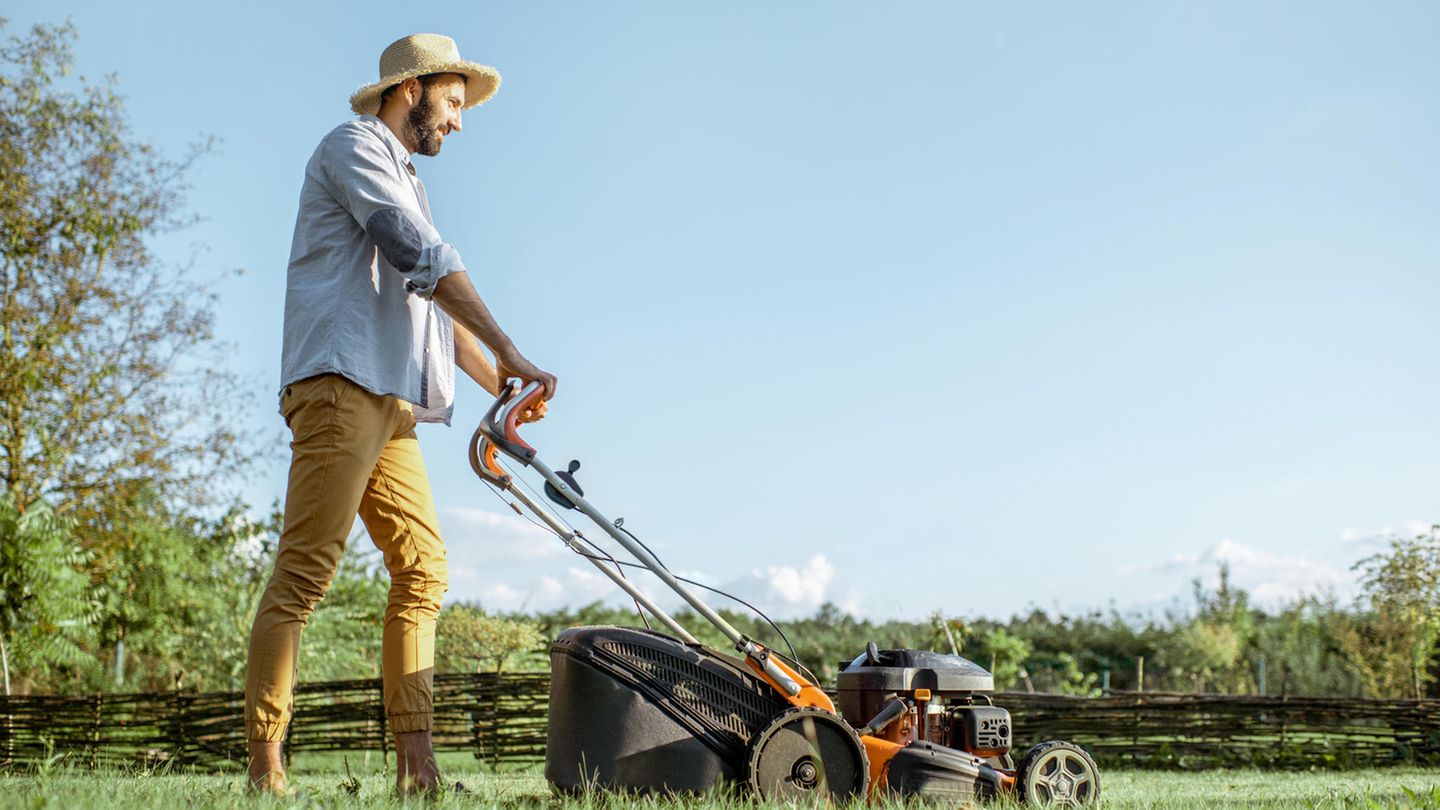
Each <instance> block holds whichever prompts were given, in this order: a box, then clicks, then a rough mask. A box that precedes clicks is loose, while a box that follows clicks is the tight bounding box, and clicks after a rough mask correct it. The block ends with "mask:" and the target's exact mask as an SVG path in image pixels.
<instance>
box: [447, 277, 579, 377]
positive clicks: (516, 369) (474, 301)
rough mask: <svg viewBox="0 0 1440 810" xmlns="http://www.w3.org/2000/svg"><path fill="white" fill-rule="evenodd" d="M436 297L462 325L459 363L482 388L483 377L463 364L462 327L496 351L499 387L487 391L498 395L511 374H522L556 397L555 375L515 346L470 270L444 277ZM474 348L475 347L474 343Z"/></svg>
mask: <svg viewBox="0 0 1440 810" xmlns="http://www.w3.org/2000/svg"><path fill="white" fill-rule="evenodd" d="M432 300H433V301H434V302H435V303H437V304H439V305H440V308H441V309H443V310H445V312H446V314H448V315H449V316H450V317H451V319H453V320H454V321H455V325H456V326H457V327H459V329H457V330H456V333H455V343H456V354H455V362H456V364H457V365H460V367H461V369H462V370H463V371H465V373H466V374H470V376H471V378H472V379H474V380H475V381H476V382H477V383H480V386H481V387H482V388H485V384H484V383H483V382H481V381H480V378H478V377H475V375H474V374H471V373H470V370H469V369H467V368H465V366H464V365H461V361H460V351H461V349H460V334H461V330H462V329H463V331H464V332H466V333H468V335H467V336H473V337H474V338H476V339H478V340H479V341H480V342H481V343H484V344H485V345H486V346H488V347H490V351H492V352H494V353H495V365H494V369H495V375H496V378H495V388H494V390H491V389H489V388H486V389H485V390H487V391H490V392H491V393H492V394H496V395H497V396H498V394H499V390H500V386H501V385H504V384H505V381H506V380H508V379H510V378H511V377H519V378H520V379H522V380H524V381H525V382H530V381H531V380H535V381H537V382H539V383H541V384H542V385H544V386H545V398H546V399H549V398H551V397H553V396H555V375H554V374H550V373H549V372H546V371H541V370H540V367H539V366H536V365H535V364H534V363H531V362H530V361H529V360H527V359H525V356H524V355H522V354H520V352H519V350H517V349H516V348H515V344H514V343H512V342H511V341H510V338H509V337H508V336H507V335H506V334H505V333H504V332H503V331H502V330H501V329H500V325H499V324H497V323H495V318H494V317H493V316H491V314H490V308H489V307H487V306H485V302H484V301H482V300H480V293H478V292H476V291H475V285H474V284H471V283H470V274H469V273H466V272H463V271H462V272H458V273H450V274H449V275H446V276H442V277H441V278H440V280H439V281H437V282H436V283H435V293H434V295H433V297H432ZM472 348H475V347H474V346H473V343H472ZM476 353H479V349H478V348H476ZM482 357H483V355H482ZM486 365H489V364H488V363H487V364H486Z"/></svg>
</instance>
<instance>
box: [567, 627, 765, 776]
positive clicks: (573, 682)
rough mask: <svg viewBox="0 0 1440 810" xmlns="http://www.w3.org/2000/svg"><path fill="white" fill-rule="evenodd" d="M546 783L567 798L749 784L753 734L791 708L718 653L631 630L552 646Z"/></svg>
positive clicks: (585, 634)
mask: <svg viewBox="0 0 1440 810" xmlns="http://www.w3.org/2000/svg"><path fill="white" fill-rule="evenodd" d="M550 671H551V674H550V717H549V727H548V730H547V735H546V746H547V747H546V755H545V778H546V780H548V781H549V782H550V784H551V785H554V786H555V787H556V788H559V789H561V790H566V791H576V790H583V789H585V788H587V787H590V788H595V787H601V788H607V789H611V788H619V789H622V790H634V791H638V792H647V793H648V792H682V791H704V790H707V789H709V788H711V787H714V786H715V785H717V784H719V783H721V782H737V781H740V782H743V781H744V780H745V778H746V773H745V755H746V748H747V746H748V745H749V743H750V740H751V738H752V737H754V736H755V734H756V733H758V732H759V731H760V730H761V729H763V728H765V726H766V725H767V724H768V723H769V722H770V721H771V719H773V718H774V717H775V715H776V714H778V713H780V712H781V711H784V710H785V708H786V707H787V706H788V705H789V704H787V703H786V702H785V701H784V700H783V699H781V698H780V697H779V696H778V695H776V694H775V690H774V689H772V688H770V687H769V686H767V685H766V684H765V683H764V682H763V681H761V680H760V679H759V678H757V677H755V676H754V675H752V674H751V673H749V672H747V671H745V670H743V669H741V668H740V667H738V666H736V665H735V664H734V663H732V662H731V661H730V660H729V659H727V658H724V657H722V656H720V655H718V654H716V653H714V652H713V651H711V650H708V649H706V648H704V647H695V646H690V645H686V644H682V643H680V642H679V641H676V640H675V639H673V638H670V637H668V636H664V635H661V634H659V633H652V632H648V631H645V630H638V629H634V628H629V627H573V628H571V629H569V630H566V631H565V632H563V633H561V634H560V637H559V638H557V639H556V640H555V643H554V644H552V645H551V646H550Z"/></svg>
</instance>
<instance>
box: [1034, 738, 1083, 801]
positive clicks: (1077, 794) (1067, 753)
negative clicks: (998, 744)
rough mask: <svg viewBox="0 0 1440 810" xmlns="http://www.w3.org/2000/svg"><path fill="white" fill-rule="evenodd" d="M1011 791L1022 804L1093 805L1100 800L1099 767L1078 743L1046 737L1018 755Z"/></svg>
mask: <svg viewBox="0 0 1440 810" xmlns="http://www.w3.org/2000/svg"><path fill="white" fill-rule="evenodd" d="M1015 791H1016V793H1018V794H1019V798H1020V801H1021V802H1023V803H1025V804H1054V805H1061V806H1063V807H1079V806H1080V805H1085V804H1094V803H1096V802H1098V801H1099V800H1100V769H1099V768H1098V767H1096V766H1095V760H1093V759H1091V758H1090V755H1089V754H1087V753H1085V749H1083V748H1081V747H1080V746H1078V745H1075V744H1073V743H1068V742H1065V741H1063V740H1050V741H1049V742H1043V743H1040V744H1039V745H1036V746H1035V747H1033V748H1031V749H1030V750H1029V751H1026V752H1025V756H1023V757H1021V758H1020V767H1019V769H1018V770H1016V772H1015Z"/></svg>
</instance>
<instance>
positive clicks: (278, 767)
mask: <svg viewBox="0 0 1440 810" xmlns="http://www.w3.org/2000/svg"><path fill="white" fill-rule="evenodd" d="M249 749H250V775H249V780H248V781H247V785H248V787H249V790H250V792H251V793H259V794H264V793H269V794H272V795H274V796H284V795H285V790H286V788H287V787H288V785H287V784H286V782H285V758H284V755H283V754H282V753H281V751H280V743H278V742H257V741H255V740H251V741H250V743H249Z"/></svg>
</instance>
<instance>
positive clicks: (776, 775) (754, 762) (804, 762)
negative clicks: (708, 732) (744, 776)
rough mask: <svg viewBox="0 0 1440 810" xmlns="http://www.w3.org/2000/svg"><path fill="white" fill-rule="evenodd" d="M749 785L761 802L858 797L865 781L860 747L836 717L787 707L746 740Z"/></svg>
mask: <svg viewBox="0 0 1440 810" xmlns="http://www.w3.org/2000/svg"><path fill="white" fill-rule="evenodd" d="M747 762H748V772H749V781H750V787H751V788H753V789H754V790H755V794H756V795H757V796H759V797H760V798H761V799H779V800H782V801H785V800H792V799H818V800H821V801H825V800H835V801H845V800H848V799H855V798H861V797H863V796H864V795H865V789H866V788H867V787H868V786H869V782H870V761H869V759H868V758H866V756H865V745H864V743H862V742H860V737H859V735H857V734H856V733H855V731H854V730H853V729H851V728H850V725H849V724H848V723H846V722H845V721H844V720H842V719H840V717H838V716H836V715H834V714H831V713H830V712H826V711H822V710H820V709H811V708H799V709H787V710H786V711H784V712H781V713H780V714H779V715H777V716H776V717H775V719H774V720H772V721H770V724H769V725H768V726H766V727H765V728H764V729H762V730H761V731H760V732H759V733H758V734H756V735H755V736H754V737H753V738H752V739H751V741H750V753H749V756H748V757H747Z"/></svg>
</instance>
